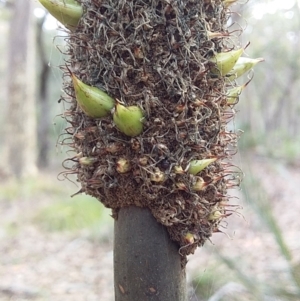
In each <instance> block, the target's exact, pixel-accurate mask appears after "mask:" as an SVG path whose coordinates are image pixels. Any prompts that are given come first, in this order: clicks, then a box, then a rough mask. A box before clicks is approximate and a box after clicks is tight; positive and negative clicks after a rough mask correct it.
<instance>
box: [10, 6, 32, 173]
mask: <svg viewBox="0 0 300 301" xmlns="http://www.w3.org/2000/svg"><path fill="white" fill-rule="evenodd" d="M8 49H9V52H8V72H7V74H8V84H7V87H8V97H7V100H8V102H7V103H8V105H7V114H6V137H5V138H6V140H5V154H4V155H5V156H6V159H5V160H4V162H6V166H5V167H6V170H7V171H8V172H9V174H12V175H14V176H16V177H18V178H20V177H24V176H28V175H33V174H35V173H36V171H37V167H36V131H37V129H36V104H35V95H34V92H35V91H34V90H35V53H34V49H35V37H34V24H33V14H32V2H31V1H28V0H16V1H15V2H14V6H13V8H12V16H11V21H10V33H9V41H8Z"/></svg>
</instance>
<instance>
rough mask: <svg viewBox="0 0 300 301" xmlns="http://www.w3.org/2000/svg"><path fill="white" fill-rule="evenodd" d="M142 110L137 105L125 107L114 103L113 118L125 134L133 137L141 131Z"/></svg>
mask: <svg viewBox="0 0 300 301" xmlns="http://www.w3.org/2000/svg"><path fill="white" fill-rule="evenodd" d="M142 119H143V112H142V110H141V109H140V108H139V107H137V106H130V107H125V106H123V105H121V104H120V103H116V106H115V111H114V113H113V120H114V123H115V125H116V126H117V128H118V129H119V130H120V131H121V132H122V133H124V134H125V135H126V136H130V137H135V136H137V135H139V134H140V133H141V132H142V131H143V122H142Z"/></svg>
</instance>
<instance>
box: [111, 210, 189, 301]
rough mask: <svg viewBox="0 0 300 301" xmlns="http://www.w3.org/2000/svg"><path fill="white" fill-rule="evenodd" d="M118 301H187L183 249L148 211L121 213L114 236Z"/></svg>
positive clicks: (126, 211) (116, 298)
mask: <svg viewBox="0 0 300 301" xmlns="http://www.w3.org/2000/svg"><path fill="white" fill-rule="evenodd" d="M114 277H115V301H141V300H143V301H147V300H149V301H150V300H151V301H185V300H187V299H186V283H185V269H184V268H183V267H182V266H181V258H180V254H179V246H178V244H176V243H175V242H173V241H171V239H170V237H169V234H168V232H167V230H166V228H165V227H164V226H163V225H161V224H159V223H158V222H157V221H156V219H155V218H154V217H153V215H152V214H151V212H150V210H149V209H147V208H139V207H134V206H130V207H127V208H122V209H121V210H120V211H119V214H118V219H117V220H116V221H115V236H114Z"/></svg>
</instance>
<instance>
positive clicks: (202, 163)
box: [188, 158, 217, 175]
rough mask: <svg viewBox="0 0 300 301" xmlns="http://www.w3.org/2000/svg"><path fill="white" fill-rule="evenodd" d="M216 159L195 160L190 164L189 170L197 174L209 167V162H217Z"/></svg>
mask: <svg viewBox="0 0 300 301" xmlns="http://www.w3.org/2000/svg"><path fill="white" fill-rule="evenodd" d="M216 160H217V158H211V159H202V160H193V161H191V162H190V164H189V165H188V172H189V173H190V174H192V175H196V174H198V173H199V172H200V171H202V170H203V169H204V168H205V167H207V166H208V165H209V164H211V163H213V162H215V161H216Z"/></svg>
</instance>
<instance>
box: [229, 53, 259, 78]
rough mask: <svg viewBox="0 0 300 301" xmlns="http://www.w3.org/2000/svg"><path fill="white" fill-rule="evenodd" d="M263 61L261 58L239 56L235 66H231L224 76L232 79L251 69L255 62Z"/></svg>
mask: <svg viewBox="0 0 300 301" xmlns="http://www.w3.org/2000/svg"><path fill="white" fill-rule="evenodd" d="M262 61H264V59H263V58H257V59H251V58H247V57H240V58H239V59H238V61H237V62H236V64H235V66H234V67H233V68H232V70H231V71H230V73H229V74H227V76H226V77H228V78H229V79H231V80H234V79H236V78H238V77H240V76H242V75H243V74H245V73H246V72H247V71H249V70H250V69H252V68H253V67H254V66H255V65H256V64H258V63H260V62H262Z"/></svg>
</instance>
